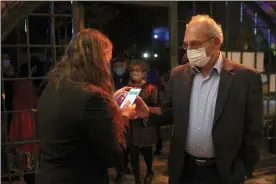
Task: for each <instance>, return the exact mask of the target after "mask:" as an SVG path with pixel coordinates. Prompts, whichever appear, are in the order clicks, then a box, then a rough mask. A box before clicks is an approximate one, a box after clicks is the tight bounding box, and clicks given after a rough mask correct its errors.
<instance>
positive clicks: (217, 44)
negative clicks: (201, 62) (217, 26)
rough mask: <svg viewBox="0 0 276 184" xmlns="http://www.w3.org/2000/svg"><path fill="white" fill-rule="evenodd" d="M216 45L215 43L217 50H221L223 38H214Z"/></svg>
mask: <svg viewBox="0 0 276 184" xmlns="http://www.w3.org/2000/svg"><path fill="white" fill-rule="evenodd" d="M214 45H215V50H219V49H220V47H221V45H222V43H221V39H220V38H219V37H215V39H214Z"/></svg>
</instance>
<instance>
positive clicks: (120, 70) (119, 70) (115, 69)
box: [113, 67, 126, 76]
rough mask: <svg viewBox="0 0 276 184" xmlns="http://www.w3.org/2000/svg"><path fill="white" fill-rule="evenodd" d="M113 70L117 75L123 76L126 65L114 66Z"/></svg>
mask: <svg viewBox="0 0 276 184" xmlns="http://www.w3.org/2000/svg"><path fill="white" fill-rule="evenodd" d="M113 71H114V73H115V74H116V75H118V76H122V75H123V74H124V73H125V71H126V68H124V67H117V68H114V69H113Z"/></svg>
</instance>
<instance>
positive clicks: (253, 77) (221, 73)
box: [137, 15, 263, 184]
mask: <svg viewBox="0 0 276 184" xmlns="http://www.w3.org/2000/svg"><path fill="white" fill-rule="evenodd" d="M222 43H223V32H222V29H221V26H220V25H218V24H217V23H216V22H215V21H214V20H213V19H212V18H210V17H209V16H208V15H197V16H194V17H193V18H192V19H191V21H190V22H189V24H188V25H187V26H186V32H185V38H184V48H185V49H186V50H187V56H188V60H189V63H187V64H185V65H181V66H178V67H176V68H174V69H173V70H172V72H171V77H170V82H169V87H168V92H167V96H166V100H165V102H164V104H163V106H162V108H161V111H160V112H159V113H158V112H157V111H156V109H154V112H155V113H157V114H159V115H156V114H153V113H149V111H150V110H149V109H151V110H152V108H148V107H146V106H145V105H144V104H137V113H138V114H143V116H144V117H145V118H149V119H148V121H149V124H150V123H151V124H154V123H155V124H157V123H160V121H162V120H163V124H165V123H168V122H171V123H173V124H174V133H173V140H172V145H171V151H170V155H169V165H168V172H169V182H170V183H171V184H179V183H185V184H186V183H192V184H205V183H208V184H240V183H244V180H245V177H246V176H248V175H251V174H252V172H253V170H254V167H255V165H256V164H257V162H258V160H259V151H258V148H257V146H258V142H259V141H260V140H261V138H262V134H263V98H262V82H261V76H260V74H259V73H258V72H257V71H256V70H254V69H252V68H248V67H246V66H244V65H241V64H239V63H237V62H233V61H230V60H228V59H227V58H225V57H224V56H223V55H222V53H221V51H220V48H221V45H222ZM137 103H141V102H139V100H137ZM141 105H142V106H141ZM143 105H144V106H143ZM160 115H161V116H160Z"/></svg>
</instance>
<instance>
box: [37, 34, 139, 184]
mask: <svg viewBox="0 0 276 184" xmlns="http://www.w3.org/2000/svg"><path fill="white" fill-rule="evenodd" d="M112 49H113V45H112V43H111V41H110V40H109V38H108V37H107V36H105V35H104V34H103V33H101V32H100V31H98V30H95V29H84V30H82V31H80V32H79V33H77V34H76V35H75V36H74V37H73V39H72V40H71V41H70V43H69V45H68V46H67V48H66V51H65V54H64V56H63V57H62V59H61V61H60V62H58V63H57V64H56V65H55V67H54V68H53V69H52V71H50V72H49V74H48V76H47V80H48V84H47V86H46V87H45V89H44V90H43V92H42V94H41V96H40V100H39V105H38V124H39V138H40V143H39V149H40V167H39V174H38V176H37V181H36V184H88V183H93V184H94V183H95V184H108V183H109V176H108V168H112V167H115V166H117V164H118V163H119V161H120V160H121V157H122V153H123V151H124V150H125V149H126V135H127V133H128V129H129V128H128V127H129V119H133V118H135V117H136V111H135V104H134V105H131V106H130V103H127V104H126V105H125V106H124V107H122V108H119V105H120V104H119V103H117V101H115V99H118V97H119V95H120V94H121V93H123V92H125V91H126V90H129V88H123V89H120V90H118V91H116V92H115V93H114V87H113V84H112V75H111V71H110V60H111V57H112ZM139 99H140V98H137V99H136V101H139ZM138 117H139V116H138Z"/></svg>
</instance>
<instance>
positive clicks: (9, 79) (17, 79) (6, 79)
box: [2, 77, 45, 81]
mask: <svg viewBox="0 0 276 184" xmlns="http://www.w3.org/2000/svg"><path fill="white" fill-rule="evenodd" d="M44 78H45V77H30V78H26V77H25V78H4V79H3V78H2V80H3V81H19V80H28V79H32V80H41V79H44Z"/></svg>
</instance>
